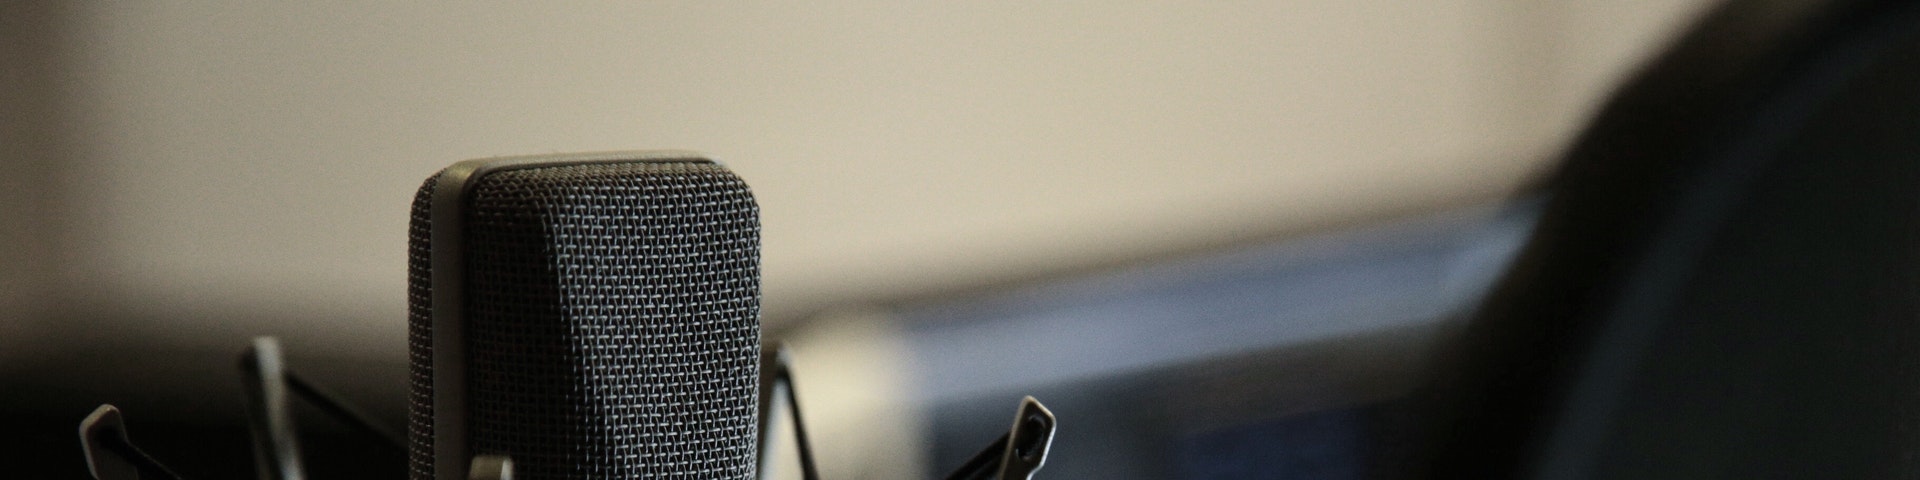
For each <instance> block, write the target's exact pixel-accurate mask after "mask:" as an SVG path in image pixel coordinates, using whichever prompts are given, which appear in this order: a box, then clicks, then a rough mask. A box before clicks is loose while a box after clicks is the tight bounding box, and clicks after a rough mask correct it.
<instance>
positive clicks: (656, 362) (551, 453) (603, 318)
mask: <svg viewBox="0 0 1920 480" xmlns="http://www.w3.org/2000/svg"><path fill="white" fill-rule="evenodd" d="M759 232H760V226H759V210H758V207H757V205H756V204H755V203H754V199H753V196H752V194H751V192H750V191H749V190H748V189H747V187H746V185H745V184H744V183H742V182H741V181H740V179H739V178H738V177H736V176H734V175H733V174H732V173H731V172H729V171H727V170H726V169H725V168H724V167H722V166H720V165H718V164H715V163H713V162H711V161H708V160H705V159H702V158H699V157H698V156H697V155H694V154H689V153H682V152H626V153H608V154H583V155H563V156H541V157H508V158H499V159H484V160H473V161H468V162H461V163H458V164H455V165H453V166H451V167H448V168H447V169H446V170H442V171H441V172H440V173H439V174H436V175H434V176H433V177H431V178H429V179H427V181H426V182H425V183H424V184H423V185H422V186H421V188H420V190H419V193H418V194H417V195H416V196H415V199H414V203H413V218H412V224H411V227H410V240H409V262H408V263H409V281H408V298H409V302H408V303H409V322H408V323H409V328H408V337H409V342H408V343H409V347H408V353H409V356H410V360H411V371H410V376H411V382H412V388H411V394H410V404H411V405H410V411H409V425H408V427H409V428H408V430H409V432H408V433H409V435H408V436H409V448H410V454H409V469H410V478H412V479H413V480H465V479H466V478H467V470H468V468H469V463H470V462H472V461H473V458H474V457H475V456H478V455H487V456H505V457H508V458H510V459H511V461H512V464H513V469H514V475H515V476H516V478H521V479H574V478H641V477H645V478H702V479H748V478H753V477H755V469H756V467H757V465H756V463H757V461H756V431H757V428H758V426H757V419H756V416H757V411H756V410H757V407H756V404H757V403H758V395H759V393H758V391H757V389H758V377H759V360H758V355H759V349H760V324H759V310H760V261H759V260H760V258H759V257H760V237H759Z"/></svg>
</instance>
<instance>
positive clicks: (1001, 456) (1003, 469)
mask: <svg viewBox="0 0 1920 480" xmlns="http://www.w3.org/2000/svg"><path fill="white" fill-rule="evenodd" d="M1058 425H1059V424H1058V422H1057V421H1056V420H1055V419H1054V417H1053V412H1052V411H1049V410H1047V406H1046V405H1041V404H1040V401H1039V400H1035V399H1034V398H1033V397H1026V398H1024V399H1021V400H1020V410H1019V412H1018V413H1016V414H1015V415H1014V417H1013V428H1012V429H1010V430H1008V431H1007V434H1006V435H1001V436H1000V439H998V440H994V441H993V443H992V444H990V445H987V448H986V449H985V450H981V451H980V453H978V454H975V455H974V456H973V458H971V459H968V460H967V462H966V463H963V464H961V465H960V468H958V469H955V470H954V471H953V473H952V474H949V475H947V480H1014V479H1018V480H1031V479H1032V478H1033V472H1036V471H1039V470H1040V467H1041V466H1042V465H1046V463H1047V452H1048V449H1049V448H1051V447H1052V446H1053V433H1054V430H1055V428H1056V427H1057V426H1058Z"/></svg>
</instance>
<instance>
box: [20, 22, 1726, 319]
mask: <svg viewBox="0 0 1920 480" xmlns="http://www.w3.org/2000/svg"><path fill="white" fill-rule="evenodd" d="M802 3H803V2H790V3H783V4H753V5H741V4H735V3H729V2H698V3H696V2H681V3H646V4H638V3H630V2H620V3H616V2H603V3H577V4H568V5H567V6H565V7H556V6H553V5H549V4H544V3H542V4H535V3H531V2H517V3H509V2H483V3H425V2H397V3H389V4H378V5H376V4H363V5H356V6H350V7H346V6H339V5H334V4H324V5H323V4H317V3H313V2H237V1H204V2H191V3H189V2H148V3H141V4H135V5H123V4H108V3H86V4H83V5H75V6H74V7H73V8H72V9H71V10H72V11H71V12H69V14H68V15H67V16H66V17H65V20H62V22H63V23H62V24H61V26H60V28H62V30H61V31H63V32H68V33H67V34H65V35H66V36H65V37H61V38H63V39H64V40H63V42H64V45H67V46H68V47H69V49H68V50H64V51H69V52H72V53H70V54H69V55H70V56H69V57H66V58H64V59H63V60H64V61H65V62H66V63H65V66H64V67H63V68H65V69H67V70H66V72H67V73H68V75H67V76H64V77H63V78H67V79H70V80H67V81H63V82H61V83H60V85H61V87H60V88H64V89H70V90H71V91H72V95H71V99H72V101H71V102H68V103H66V104H63V106H62V107H61V108H62V110H61V111H63V112H68V113H69V114H70V115H71V116H72V118H73V120H74V122H73V123H72V124H71V125H72V128H71V129H67V130H63V132H65V133H63V134H64V135H69V136H71V137H72V138H76V139H79V140H77V141H73V142H71V145H68V147H71V152H69V153H70V154H68V155H66V156H65V157H63V158H68V160H63V161H62V162H59V163H57V164H55V165H52V166H50V167H49V166H48V165H46V164H45V163H44V162H42V163H35V162H33V161H25V162H22V163H19V164H21V165H29V166H38V167H48V168H56V167H57V168H56V169H57V170H59V171H60V172H63V173H59V174H44V175H41V176H40V179H41V180H45V182H43V183H41V184H46V185H56V186H60V187H61V188H70V187H72V186H73V184H76V183H78V184H84V185H86V187H85V189H84V190H79V191H81V192H84V193H83V194H75V195H70V196H69V197H70V198H69V200H67V201H64V203H62V204H61V206H60V210H59V211H61V212H64V213H63V214H62V218H60V219H58V221H56V222H54V223H56V225H50V226H48V225H40V226H33V227H32V228H33V229H34V231H37V232H41V233H43V234H44V235H41V236H38V237H35V238H67V239H72V241H66V242H63V243H62V245H61V249H62V250H61V251H63V252H67V253H66V254H67V255H71V256H73V258H84V259H85V260H83V261H75V262H62V265H61V266H60V267H59V268H57V270H61V271H68V272H72V275H71V276H70V277H67V278H68V280H64V281H63V282H64V283H61V285H63V288H65V289H67V290H69V291H91V292H104V293H99V294H87V295H79V296H70V298H78V299H80V300H84V301H86V302H89V303H90V304H92V305H93V308H98V309H101V310H104V311H108V312H112V311H140V312H142V314H143V315H147V316H151V317H154V318H168V319H171V320H169V321H170V322H174V323H172V324H169V325H164V326H161V327H155V330H156V331H165V332H177V331H183V330H184V331H189V332H193V331H199V330H200V329H202V328H220V329H228V330H231V329H238V330H240V331H243V332H245V333H278V334H282V335H289V336H292V337H296V338H301V337H303V336H306V337H324V338H335V339H343V340H353V341H350V342H335V343H332V344H336V345H340V347H339V348H341V349H343V351H348V352H367V353H379V354H382V355H390V354H395V353H396V352H398V351H399V350H400V349H401V348H403V347H402V346H401V345H402V342H401V340H400V339H401V338H402V334H401V333H400V332H401V331H402V329H403V326H402V325H403V323H404V322H403V320H402V318H403V312H404V302H405V301H404V297H403V295H402V290H403V287H404V278H405V277H404V265H405V260H404V256H403V248H404V243H405V236H404V233H403V232H404V230H405V226H406V221H407V218H406V204H407V201H408V199H409V197H410V195H411V194H412V193H413V190H414V188H415V186H416V185H417V183H418V182H419V181H420V180H421V179H422V178H424V177H425V176H427V175H428V174H429V173H431V172H432V171H434V170H435V169H437V168H438V167H440V166H443V165H445V164H448V163H451V162H453V161H457V160H461V159H466V158H472V157H481V156H492V155H501V154H525V153H540V152H557V151H582V150H609V149H631V148H683V149H694V150H700V151H704V152H707V153H709V154H711V155H712V156H713V157H715V158H717V159H719V160H722V161H724V162H726V163H728V164H729V165H731V166H732V167H733V168H735V169H736V170H738V171H739V172H740V173H741V175H743V176H744V177H745V178H746V179H747V180H748V181H749V183H750V184H752V185H753V186H754V188H755V190H756V192H757V193H758V195H759V199H760V202H761V204H762V207H763V215H764V221H765V244H766V251H765V254H764V258H765V259H766V266H765V268H766V272H765V273H766V296H767V298H766V301H767V304H766V305H767V307H766V308H767V312H768V313H769V314H770V315H771V316H773V317H788V316H793V315H797V314H800V313H803V312H806V311H809V310H811V309H814V308H818V307H822V306H826V305H832V304H837V303H842V302H847V301H855V300H859V299H865V298H876V297H886V296H894V295H902V294H912V293H919V292H926V291H933V290H938V289H941V288H949V287H954V286H961V285H975V284H981V283H987V282H992V281H994V280H996V279H1003V278H1010V277H1016V276H1022V275H1027V274H1030V273H1031V272H1036V271H1045V270H1051V269H1059V268H1070V267H1074V266H1078V265H1086V264H1093V263H1101V262H1108V261H1111V260H1112V259H1116V258H1131V257H1138V256H1143V255H1151V254H1153V253H1154V252H1160V251H1167V250H1176V249H1182V248H1189V247H1191V246H1194V245H1204V244H1210V243H1218V242H1225V241H1232V240H1234V239H1239V238H1249V237H1257V236H1262V235H1271V234H1274V233H1277V232H1286V231H1290V230H1295V229H1299V228H1306V227H1310V226H1313V225H1325V224H1329V223H1338V222H1343V221H1350V220H1351V219H1356V218H1365V217H1369V216H1377V215H1381V214H1389V213H1393V212H1405V211H1412V210H1421V209H1431V208H1439V207H1441V206H1444V205H1450V204H1460V203H1466V202H1474V201H1482V200H1485V199H1490V198H1496V197H1498V196H1500V195H1502V194H1504V193H1505V192H1508V191H1510V190H1511V189H1513V188H1514V187H1515V186H1516V185H1518V184H1520V183H1521V182H1523V181H1524V180H1525V179H1526V178H1528V176H1529V175H1531V174H1533V173H1534V172H1536V171H1538V170H1540V169H1541V168H1542V163H1541V161H1540V159H1542V158H1545V156H1546V154H1547V153H1548V152H1550V151H1551V150H1552V149H1553V148H1555V147H1556V146H1557V145H1558V143H1559V142H1560V141H1562V139H1563V137H1564V135H1565V133H1566V132H1568V131H1570V129H1571V128H1572V126H1573V125H1575V124H1576V123H1577V120H1578V119H1579V118H1580V116H1581V115H1582V112H1583V111H1584V110H1585V109H1586V108H1587V106H1588V105H1589V104H1590V103H1591V101H1592V99H1593V98H1596V96H1597V95H1598V94H1600V93H1601V92H1602V91H1603V90H1604V87H1605V86H1607V85H1609V84H1610V83H1611V82H1612V81H1613V79H1614V78H1615V77H1616V76H1617V75H1618V74H1619V73H1620V72H1622V71H1623V68H1625V67H1626V66H1628V65H1630V64H1632V63H1633V62H1634V61H1635V60H1636V59H1637V58H1639V57H1640V56H1641V55H1642V54H1643V53H1644V52H1646V51H1647V50H1648V49H1649V48H1651V47H1653V46H1655V45H1656V44H1657V43H1658V40H1659V39H1660V38H1661V37H1662V36H1663V34H1664V32H1667V31H1668V30H1669V29H1670V28H1671V27H1673V26H1675V25H1677V24H1678V23H1677V22H1679V21H1681V20H1682V19H1684V18H1686V17H1687V16H1688V15H1690V13H1691V12H1692V11H1694V10H1695V9H1697V8H1698V5H1699V3H1700V2H1699V1H1697V0H1652V1H1641V2H1557V1H1556V2H1520V1H1514V0H1430V1H1417V2H1406V1H1400V0H1357V1H1356V0H1316V1H1288V2H1259V3H1252V2H1248V3H1198V4H1193V3H1173V2H1167V3H1144V2H1123V3H1121V4H1109V3H1101V4H1097V5H1095V4H1080V5H1063V4H1051V5H1029V4H1022V3H1010V2H1009V3H919V2H914V3H895V2H860V3H854V2H805V4H802ZM10 48H17V47H10ZM9 121H10V122H11V123H9V125H13V127H11V128H15V129H16V130H18V129H19V128H21V127H19V126H18V124H19V122H18V116H15V118H10V119H9ZM18 131H25V130H18ZM63 148H64V147H63ZM7 154H8V155H15V153H13V151H12V150H9V151H8V152H7ZM16 161H18V160H9V162H16ZM16 184H19V185H16ZM6 185H7V187H8V188H10V189H16V190H12V191H11V193H9V194H8V196H5V197H0V213H16V212H26V211H33V210H35V209H36V208H38V207H35V206H34V205H35V204H34V203H33V202H34V201H35V200H32V199H31V198H29V197H32V196H30V195H23V194H20V193H18V192H21V191H30V190H18V189H20V188H29V189H30V188H38V187H33V186H32V185H37V184H33V183H32V182H31V181H22V180H17V179H15V180H10V181H9V183H7V184H6ZM20 185H27V186H26V187H22V186H20ZM65 191H70V192H71V191H75V190H70V189H69V190H65ZM36 198H37V197H36ZM17 218H22V217H14V218H8V219H7V220H6V221H7V222H9V224H10V225H11V224H14V223H18V222H32V221H35V220H33V219H32V218H31V216H29V217H25V218H26V219H25V220H17ZM35 225H37V224H35ZM0 240H4V241H7V242H19V241H21V240H17V239H16V238H15V237H4V238H0ZM8 245H11V243H9V244H8ZM27 251H32V250H31V249H29V250H27ZM8 258H10V260H9V261H15V262H19V261H28V260H32V259H33V258H45V257H44V256H38V255H36V256H34V257H26V256H21V255H15V256H13V257H8ZM34 261H38V260H34ZM29 263H31V262H29ZM8 265H12V264H8ZM33 265H37V267H32V268H28V269H24V270H18V271H19V272H34V273H32V274H31V275H34V276H41V275H46V271H45V270H46V268H48V267H46V265H44V263H33ZM36 268H38V269H36ZM26 276H27V275H23V274H18V273H14V274H5V275H0V280H4V281H5V282H6V285H17V284H20V283H21V282H23V281H28V280H23V278H24V277H26ZM9 298H11V297H0V300H6V299H9ZM196 322H199V323H196ZM15 324H16V325H24V323H21V322H18V321H16V322H15ZM162 327H163V328H162ZM182 327H186V328H182ZM303 332H304V333H303Z"/></svg>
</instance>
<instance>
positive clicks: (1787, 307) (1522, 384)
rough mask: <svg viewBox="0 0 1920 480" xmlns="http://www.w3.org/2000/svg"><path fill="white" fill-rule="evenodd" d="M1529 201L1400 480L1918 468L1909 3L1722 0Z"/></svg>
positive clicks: (1915, 173) (1612, 105)
mask: <svg viewBox="0 0 1920 480" xmlns="http://www.w3.org/2000/svg"><path fill="white" fill-rule="evenodd" d="M1547 190H1548V194H1549V195H1550V199H1549V200H1548V202H1547V203H1546V205H1545V206H1544V210H1543V211H1542V212H1541V216H1540V218H1539V221H1538V224H1537V225H1536V227H1535V230H1534V233H1533V236H1532V238H1531V239H1530V240H1529V242H1528V244H1527V245H1526V247H1525V248H1524V250H1523V251H1522V252H1521V254H1520V256H1519V257H1518V258H1517V259H1516V260H1515V264H1514V267H1513V268H1512V270H1510V271H1509V272H1508V273H1507V275H1506V276H1505V277H1504V279H1503V280H1502V281H1501V282H1500V283H1499V284H1498V286H1497V287H1496V288H1495V290H1494V291H1493V292H1492V294H1491V296H1490V297H1488V298H1487V299H1486V301H1485V302H1484V303H1483V304H1482V307H1481V309H1480V310H1479V311H1478V313H1477V315H1476V316H1475V317H1474V318H1473V320H1472V321H1471V322H1470V323H1469V325H1468V326H1467V327H1466V329H1465V330H1464V332H1463V334H1462V336H1461V337H1460V340H1461V341H1460V343H1458V344H1456V345H1454V347H1455V348H1454V351H1455V352H1456V353H1457V356H1455V358H1453V361H1454V362H1455V363H1453V365H1452V367H1451V368H1448V369H1446V370H1442V371H1441V372H1439V374H1438V375H1437V376H1436V377H1434V378H1433V379H1432V385H1433V386H1434V390H1435V391H1434V392H1432V394H1433V395H1434V397H1432V398H1430V401H1429V402H1422V403H1423V407H1425V408H1431V409H1432V410H1431V412H1432V413H1433V414H1434V417H1432V419H1433V420H1434V423H1433V424H1432V425H1431V427H1432V430H1431V431H1428V432H1427V433H1428V434H1429V436H1428V441H1429V442H1430V443H1428V448H1429V450H1427V451H1425V453H1424V455H1422V456H1420V457H1418V458H1416V459H1415V460H1416V462H1415V463H1414V464H1413V466H1414V469H1415V471H1414V472H1413V473H1415V474H1416V475H1417V476H1419V477H1420V478H1556V479H1560V478H1633V479H1654V478H1895V477H1905V476H1911V475H1912V472H1915V471H1920V456H1916V455H1914V454H1913V452H1915V451H1920V428H1916V427H1915V426H1916V425H1920V409H1916V408H1915V407H1914V404H1915V401H1916V400H1920V375H1916V374H1915V367H1916V365H1920V321H1916V320H1920V212H1917V211H1916V207H1920V5H1916V3H1915V2H1895V1H1829V2H1790V1H1754V2H1732V3H1728V4H1726V5H1723V6H1721V7H1720V8H1717V9H1716V10H1714V11H1712V12H1711V13H1709V14H1708V15H1707V16H1705V17H1703V18H1702V19H1701V21H1700V22H1699V23H1697V24H1696V25H1695V26H1694V27H1693V28H1692V29H1691V30H1690V31H1689V32H1688V33H1687V34H1686V35H1685V36H1684V37H1682V38H1681V39H1680V41H1679V42H1678V43H1677V44H1676V45H1674V46H1673V47H1672V48H1671V49H1670V50H1668V51H1667V52H1666V53H1665V54H1664V55H1662V56H1660V57H1659V58H1658V59H1657V60H1655V61H1654V62H1652V63H1651V64H1649V65H1648V66H1647V67H1646V68H1645V69H1644V70H1643V71H1641V72H1640V73H1639V74H1638V75H1637V76H1636V77H1635V78H1633V79H1632V80H1631V81H1630V82H1628V83H1627V84H1625V86H1624V87H1623V88H1622V89H1620V90H1619V91H1618V92H1617V93H1616V94H1615V95H1614V96H1613V98H1612V100H1611V101H1610V102H1608V103H1607V104H1606V106H1605V108H1604V110H1602V111H1601V113H1600V115H1599V116H1598V117H1597V118H1596V119H1595V120H1594V121H1593V123H1592V124H1591V125H1590V126H1589V127H1588V128H1587V130H1586V131H1585V132H1584V133H1583V135H1582V136H1581V137H1580V138H1579V140H1578V141H1577V142H1576V143H1575V144H1574V145H1573V146H1572V148H1571V150H1570V151H1569V152H1568V153H1567V155H1566V158H1565V160H1564V164H1563V166H1562V167H1561V169H1560V170H1559V172H1558V173H1557V175H1556V176H1554V177H1553V178H1552V179H1551V181H1550V182H1549V184H1548V188H1547Z"/></svg>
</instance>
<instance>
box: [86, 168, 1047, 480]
mask: <svg viewBox="0 0 1920 480" xmlns="http://www.w3.org/2000/svg"><path fill="white" fill-rule="evenodd" d="M409 233H410V234H409V241H408V288H407V296H408V334H407V335H408V357H409V361H410V369H409V377H410V382H411V388H410V391H409V411H408V424H407V429H406V431H407V434H406V440H405V444H406V446H405V450H406V451H407V457H408V461H407V464H408V471H407V472H406V473H407V475H408V477H409V478H410V479H411V480H473V479H488V480H492V479H498V480H509V479H514V478H518V479H522V480H527V479H535V480H538V479H588V478H594V479H601V478H700V479H730V480H746V479H751V478H757V477H758V474H759V472H758V467H759V465H760V462H761V461H762V458H761V457H762V454H763V450H764V447H763V446H764V445H765V443H764V442H766V441H768V439H767V438H765V425H764V422H765V421H766V420H765V419H766V418H767V417H766V415H767V414H768V412H769V411H770V410H771V402H772V401H774V397H776V396H778V397H780V398H781V400H784V402H785V403H786V406H787V407H788V409H789V411H790V412H791V415H790V416H789V417H790V418H791V419H792V420H791V421H792V422H793V431H794V433H795V434H796V436H797V437H798V438H797V441H798V446H799V447H800V448H799V453H800V459H799V460H800V462H801V465H802V472H803V474H804V476H805V477H806V478H807V479H808V480H814V479H816V478H817V474H816V473H815V467H814V463H813V459H812V455H811V447H810V446H809V444H810V442H809V441H808V439H807V438H806V430H805V427H804V425H803V424H802V423H801V422H800V418H801V415H800V406H799V403H798V401H797V399H796V395H795V394H794V386H795V385H794V381H793V378H792V373H791V371H792V370H791V369H790V368H789V366H788V356H787V355H786V354H785V352H784V351H783V350H781V349H780V348H779V347H778V346H777V345H769V346H768V347H767V348H766V349H765V350H764V351H763V350H762V345H761V341H760V320H759V312H760V223H759V207H758V206H757V204H756V203H755V202H754V198H753V195H752V193H751V192H750V191H749V190H748V188H747V186H746V184H745V183H743V182H742V181H741V180H740V179H739V177H737V176H735V175H734V174H733V173H732V172H730V171H728V170H727V169H726V168H725V167H722V166H721V165H719V164H717V163H714V162H712V161H709V160H706V159H704V158H701V157H700V156H698V155H697V154H692V153H687V152H672V151H667V152H612V153H589V154H570V155H546V156H527V157H501V158H491V159H481V160H469V161H465V162H460V163H456V164H454V165H452V166H450V167H447V168H446V169H444V170H441V171H440V172H439V173H437V174H435V175H433V176H432V177H429V178H428V179H427V180H426V181H425V182H423V183H422V185H421V187H420V189H419V190H418V192H417V193H416V195H415V196H414V200H413V205H412V221H411V223H410V225H409ZM240 364H241V371H242V379H243V384H244V385H245V386H246V388H247V394H248V397H247V400H248V404H247V405H248V419H249V423H250V425H251V426H252V429H253V434H254V446H255V456H256V462H257V465H258V467H259V474H260V478H262V479H271V480H298V479H301V478H305V473H304V468H303V466H302V462H301V460H300V458H299V455H298V450H299V448H298V441H297V435H295V433H294V431H295V429H294V426H293V424H292V423H293V422H292V416H291V415H289V414H288V413H287V412H288V408H289V406H288V402H289V399H290V398H303V399H305V400H307V401H308V402H309V403H311V404H313V405H314V406H316V407H319V410H320V411H321V412H323V413H326V414H328V415H331V416H333V417H335V418H338V419H341V420H343V421H345V422H346V423H347V424H348V425H349V426H351V427H353V428H354V429H355V430H358V431H360V432H361V433H363V434H365V435H366V436H367V437H368V438H371V439H377V440H382V441H384V443H391V444H395V445H396V447H397V446H398V444H399V443H401V440H399V435H398V434H396V433H393V432H392V431H391V430H390V429H387V428H384V427H382V426H381V425H379V423H378V422H376V421H374V420H372V418H371V417H369V416H368V415H366V414H364V413H362V412H361V411H359V410H358V409H355V408H353V407H352V406H350V405H347V404H346V402H344V401H342V400H340V398H339V397H338V396H337V395H333V394H331V393H329V392H327V391H326V390H325V389H322V388H320V387H319V386H317V385H314V384H313V383H312V382H310V381H307V380H305V379H304V378H303V377H301V376H300V375H297V374H296V373H295V372H294V371H293V370H292V369H290V368H289V367H288V366H287V365H286V362H285V360H284V358H282V354H281V348H280V345H279V343H278V341H277V340H275V339H273V338H271V337H262V338H257V339H255V340H254V341H253V343H252V344H251V345H250V347H249V348H248V349H247V350H246V352H245V353H244V354H243V355H242V356H241V362H240ZM101 408H102V412H108V411H109V410H111V412H108V413H100V414H96V416H95V417H97V418H94V417H90V418H89V420H88V421H87V422H83V428H82V437H83V444H84V445H85V446H86V448H87V452H88V461H89V463H90V465H91V466H93V471H94V472H95V477H96V478H100V479H102V480H108V479H116V480H117V479H119V478H138V477H140V476H141V473H143V472H144V473H148V474H149V475H148V476H156V475H155V472H158V473H163V474H164V476H165V477H177V476H176V475H174V474H172V472H171V470H168V469H166V468H165V467H164V466H162V465H160V464H159V462H158V461H157V460H155V459H153V458H151V457H150V456H147V455H145V454H144V453H142V452H140V451H139V450H138V449H137V448H136V447H133V446H132V443H131V442H130V441H127V440H126V438H125V435H124V427H121V426H120V425H121V424H120V420H119V418H120V417H119V412H118V410H114V409H112V407H111V406H102V407H101ZM1054 425H1055V422H1054V417H1053V414H1052V413H1051V412H1049V411H1047V409H1046V408H1045V407H1044V406H1041V405H1040V403H1039V402H1038V401H1036V400H1034V399H1033V398H1032V397H1028V398H1026V399H1025V400H1024V401H1023V402H1022V403H1021V406H1020V409H1019V411H1018V413H1017V415H1016V417H1015V422H1014V425H1013V428H1012V429H1011V430H1010V431H1009V432H1008V433H1007V434H1006V435H1003V436H1001V437H1000V438H999V439H998V440H996V441H994V442H993V443H992V444H990V445H989V446H988V447H987V449H986V450H984V451H982V452H981V453H980V454H979V455H977V456H975V457H974V459H973V460H969V461H968V462H966V464H965V465H962V466H961V468H960V469H959V470H958V471H956V472H954V474H953V475H951V476H949V477H948V478H953V479H974V478H982V479H985V478H994V479H1012V478H1021V479H1024V478H1031V477H1032V475H1033V472H1034V471H1035V470H1038V469H1039V468H1040V465H1041V464H1043V463H1044V461H1045V458H1046V455H1047V450H1048V447H1049V446H1050V445H1051V443H1052V439H1053V433H1054V428H1055V427H1054ZM102 432H107V433H102ZM112 432H119V433H117V434H112ZM396 450H398V448H396ZM96 453H97V454H96Z"/></svg>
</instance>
